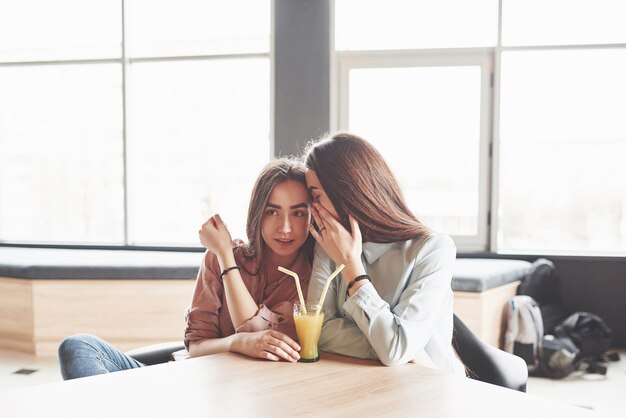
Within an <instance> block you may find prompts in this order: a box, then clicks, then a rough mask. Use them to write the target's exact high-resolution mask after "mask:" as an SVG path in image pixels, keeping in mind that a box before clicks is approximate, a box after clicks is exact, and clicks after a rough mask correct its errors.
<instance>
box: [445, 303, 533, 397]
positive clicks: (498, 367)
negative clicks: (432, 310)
mask: <svg viewBox="0 0 626 418" xmlns="http://www.w3.org/2000/svg"><path fill="white" fill-rule="evenodd" d="M452 344H453V346H454V348H455V349H456V352H457V354H458V355H459V357H460V359H461V361H462V362H463V364H465V367H467V369H468V371H469V375H470V377H471V378H472V379H476V380H480V381H481V382H486V383H491V384H493V385H498V386H502V387H505V388H509V389H514V390H519V391H520V392H526V383H527V382H528V367H527V366H526V362H525V361H524V360H522V359H521V358H520V357H517V356H515V355H513V354H511V353H507V352H506V351H502V350H499V349H497V348H495V347H494V346H492V345H490V344H487V343H486V342H484V341H483V340H481V339H480V338H478V337H477V336H476V335H475V334H474V333H473V332H472V331H471V330H470V329H469V328H468V327H467V325H465V324H464V323H463V321H461V319H460V318H459V317H457V316H456V315H454V338H453V339H452Z"/></svg>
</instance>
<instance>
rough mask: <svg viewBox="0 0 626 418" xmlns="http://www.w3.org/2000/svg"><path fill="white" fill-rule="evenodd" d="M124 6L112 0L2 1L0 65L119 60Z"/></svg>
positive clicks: (0, 3)
mask: <svg viewBox="0 0 626 418" xmlns="http://www.w3.org/2000/svg"><path fill="white" fill-rule="evenodd" d="M121 44H122V3H121V1H119V0H117V1H113V0H90V1H84V0H55V1H49V0H14V1H1V2H0V60H1V61H37V60H65V59H86V58H119V57H120V56H121V50H122V48H121Z"/></svg>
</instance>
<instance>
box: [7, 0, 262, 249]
mask: <svg viewBox="0 0 626 418" xmlns="http://www.w3.org/2000/svg"><path fill="white" fill-rule="evenodd" d="M33 10H37V11H38V13H33V12H32V11H33ZM241 10H247V11H248V13H244V14H242V13H241ZM269 34H270V2H263V1H257V0H235V1H228V2H218V1H203V0H182V1H172V0H158V1H152V0H150V1H148V0H126V1H124V2H122V1H119V0H118V1H112V0H94V1H89V2H84V1H81V0H59V1H54V2H49V1H44V0H24V1H0V242H14V243H15V242H18V243H19V242H32V243H56V244H113V245H157V246H161V245H166V246H169V245H172V246H176V245H184V246H187V245H188V246H195V245H198V241H197V230H198V227H199V225H201V223H202V222H203V221H204V220H205V219H206V217H207V216H208V215H209V214H212V213H215V212H216V211H220V212H222V213H223V214H224V217H225V219H226V220H227V222H228V223H229V228H230V230H231V232H232V234H233V236H238V237H245V225H244V222H245V217H246V213H245V209H246V207H247V200H248V199H247V196H246V193H243V192H242V191H243V190H246V191H249V190H251V188H252V181H253V180H254V178H255V176H256V173H257V172H258V171H259V169H260V168H261V167H262V165H264V164H265V163H266V162H267V161H268V160H269V158H270V142H269V135H270V132H269V130H270V128H269V126H270V125H269V122H270V71H269V68H270V65H269V42H270V36H269ZM241 150H244V151H245V152H237V155H238V156H239V157H238V160H237V164H236V169H235V165H234V164H233V159H232V158H225V156H232V155H234V154H235V153H236V152H235V151H241ZM235 170H236V171H235Z"/></svg>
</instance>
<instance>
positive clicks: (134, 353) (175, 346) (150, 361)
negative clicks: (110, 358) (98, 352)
mask: <svg viewBox="0 0 626 418" xmlns="http://www.w3.org/2000/svg"><path fill="white" fill-rule="evenodd" d="M183 348H185V345H184V344H183V342H182V341H171V342H168V343H160V344H152V345H148V346H145V347H140V348H137V349H135V350H131V351H127V352H126V354H127V355H129V356H131V357H132V358H134V359H135V360H137V361H139V362H141V363H143V364H145V365H146V366H153V365H155V364H161V363H167V362H168V361H171V360H172V353H173V352H175V351H178V350H182V349H183Z"/></svg>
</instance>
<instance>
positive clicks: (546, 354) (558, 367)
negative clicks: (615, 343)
mask: <svg viewBox="0 0 626 418" xmlns="http://www.w3.org/2000/svg"><path fill="white" fill-rule="evenodd" d="M554 334H555V335H550V334H548V335H545V336H544V337H543V338H542V340H541V346H540V347H539V349H538V353H537V357H538V367H537V370H536V373H535V376H545V377H551V378H555V379H560V378H563V377H566V376H568V375H569V374H570V373H572V372H575V371H583V372H586V373H597V374H601V375H605V374H606V372H607V366H606V363H607V362H608V361H618V360H619V355H618V354H617V353H611V354H608V353H607V350H608V349H609V347H610V345H611V329H610V328H609V327H608V325H606V323H605V322H604V321H603V320H602V319H601V318H600V317H599V316H598V315H595V314H592V313H589V312H577V313H575V314H573V315H570V316H569V317H568V318H567V319H566V320H565V321H563V323H562V324H561V325H559V326H557V327H556V328H555V333H554Z"/></svg>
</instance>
